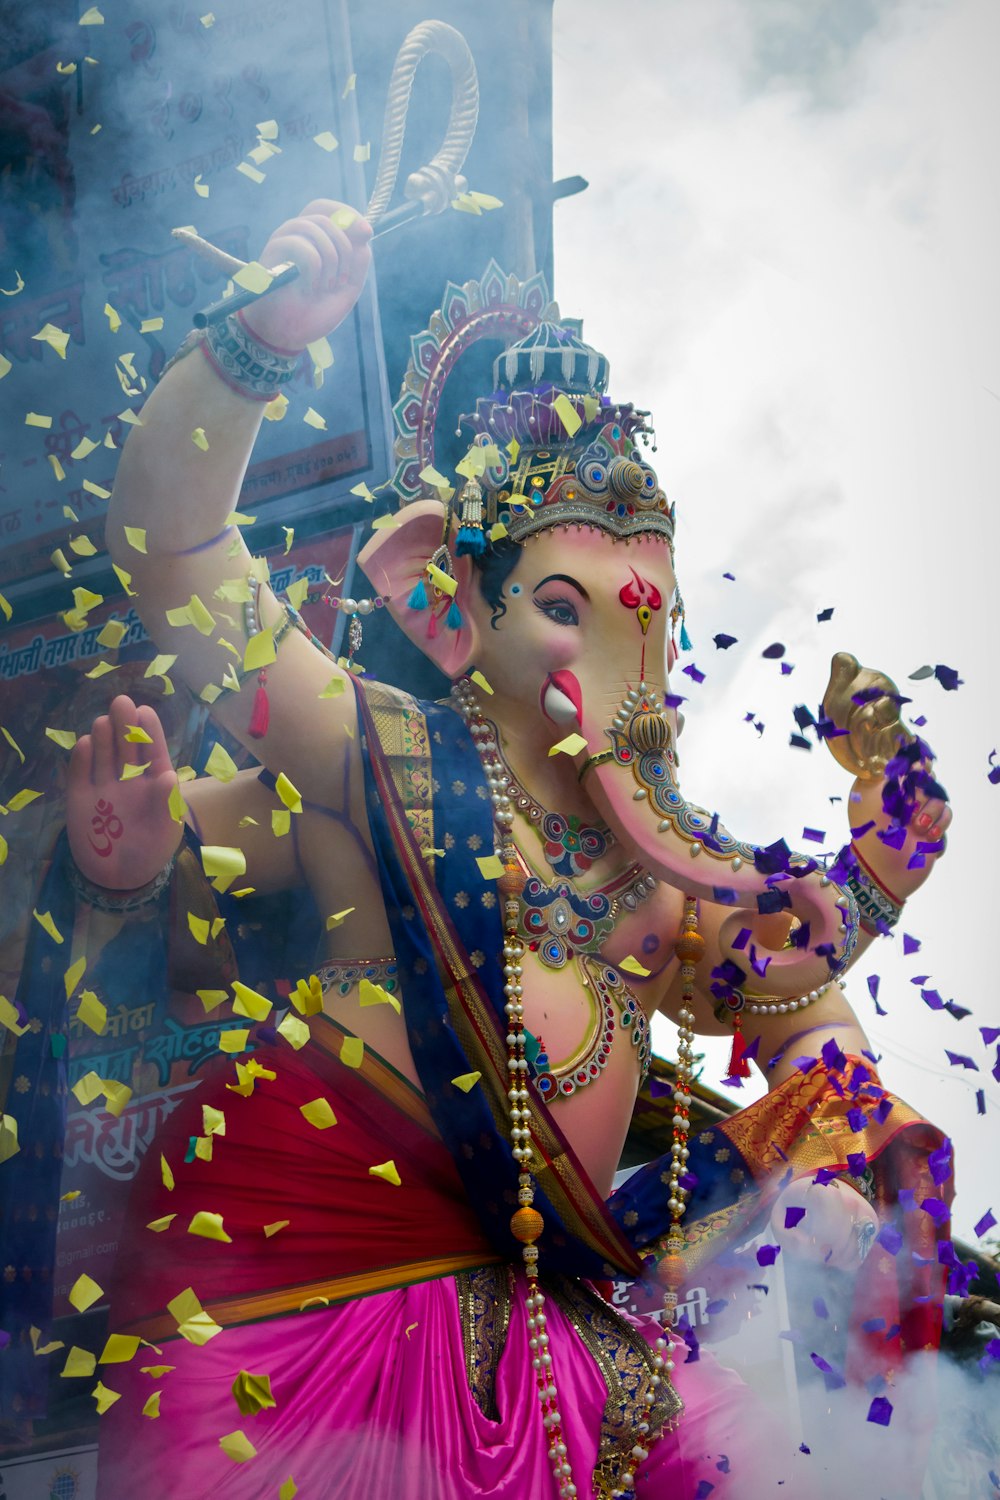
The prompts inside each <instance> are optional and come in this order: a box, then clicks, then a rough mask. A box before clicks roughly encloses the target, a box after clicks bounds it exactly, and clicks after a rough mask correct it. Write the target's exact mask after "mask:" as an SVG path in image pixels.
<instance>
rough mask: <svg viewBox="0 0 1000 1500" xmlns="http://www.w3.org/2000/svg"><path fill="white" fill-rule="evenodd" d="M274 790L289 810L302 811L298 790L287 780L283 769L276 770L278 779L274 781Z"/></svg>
mask: <svg viewBox="0 0 1000 1500" xmlns="http://www.w3.org/2000/svg"><path fill="white" fill-rule="evenodd" d="M274 790H275V791H276V792H277V794H278V796H279V797H280V798H281V800H282V802H283V803H284V804H285V806H286V807H287V808H288V810H289V812H293V813H300V812H301V811H302V798H301V797H300V795H299V793H298V791H297V790H296V789H295V787H294V786H293V785H292V783H291V782H290V781H289V779H288V777H287V776H286V775H285V773H284V771H279V772H278V779H277V780H276V781H275V783H274Z"/></svg>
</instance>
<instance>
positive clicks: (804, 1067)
mask: <svg viewBox="0 0 1000 1500" xmlns="http://www.w3.org/2000/svg"><path fill="white" fill-rule="evenodd" d="M816 1061H817V1059H816V1058H815V1057H797V1058H796V1059H795V1061H794V1063H793V1064H792V1067H793V1068H798V1070H799V1072H800V1073H811V1072H812V1070H813V1068H814V1067H815V1066H816Z"/></svg>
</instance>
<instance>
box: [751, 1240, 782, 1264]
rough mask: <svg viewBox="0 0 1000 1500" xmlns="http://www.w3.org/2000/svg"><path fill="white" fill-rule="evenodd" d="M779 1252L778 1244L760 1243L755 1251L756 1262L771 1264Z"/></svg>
mask: <svg viewBox="0 0 1000 1500" xmlns="http://www.w3.org/2000/svg"><path fill="white" fill-rule="evenodd" d="M780 1254H781V1246H780V1245H761V1246H760V1248H759V1249H758V1251H757V1264H758V1265H759V1266H773V1265H774V1262H775V1261H776V1260H777V1259H778V1256H779V1255H780Z"/></svg>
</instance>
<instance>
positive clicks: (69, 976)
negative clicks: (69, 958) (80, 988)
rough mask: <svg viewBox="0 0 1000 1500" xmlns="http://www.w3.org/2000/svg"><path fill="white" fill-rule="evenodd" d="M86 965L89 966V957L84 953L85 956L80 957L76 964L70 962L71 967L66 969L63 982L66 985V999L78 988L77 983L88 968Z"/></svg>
mask: <svg viewBox="0 0 1000 1500" xmlns="http://www.w3.org/2000/svg"><path fill="white" fill-rule="evenodd" d="M86 967H87V959H86V955H84V957H82V958H78V959H77V961H76V963H75V964H70V966H69V968H68V969H67V970H66V972H65V974H64V975H63V984H64V985H65V987H66V999H67V1000H68V999H69V998H70V996H71V995H72V993H73V991H74V990H75V989H76V987H77V985H78V984H79V983H80V980H81V979H82V978H83V973H84V970H85V969H86Z"/></svg>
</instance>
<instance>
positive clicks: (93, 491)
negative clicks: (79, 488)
mask: <svg viewBox="0 0 1000 1500" xmlns="http://www.w3.org/2000/svg"><path fill="white" fill-rule="evenodd" d="M83 488H84V489H85V490H86V491H87V494H88V495H96V496H97V498H98V500H110V499H111V491H110V490H108V489H105V487H104V485H103V484H95V483H94V481H93V480H92V479H85V480H84V481H83Z"/></svg>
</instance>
